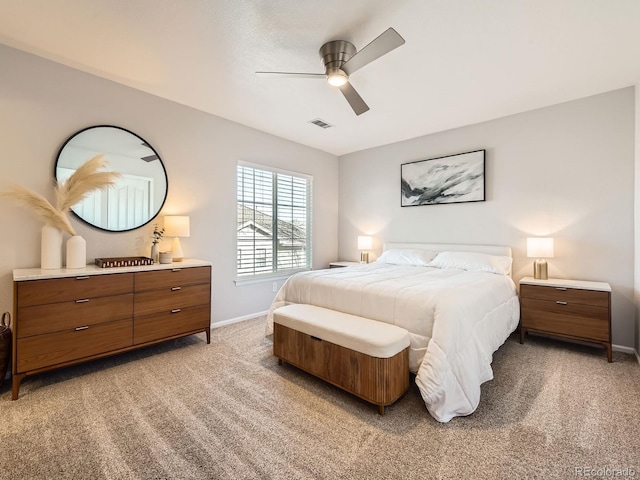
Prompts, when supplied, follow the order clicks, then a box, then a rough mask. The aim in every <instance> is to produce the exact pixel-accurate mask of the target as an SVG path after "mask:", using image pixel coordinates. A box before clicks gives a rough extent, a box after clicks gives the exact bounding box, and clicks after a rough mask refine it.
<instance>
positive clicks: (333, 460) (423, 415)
mask: <svg viewBox="0 0 640 480" xmlns="http://www.w3.org/2000/svg"><path fill="white" fill-rule="evenodd" d="M263 332H264V326H263V319H255V320H250V321H247V322H243V323H239V324H235V325H231V326H227V327H223V328H219V329H216V330H214V331H213V334H212V344H211V345H207V344H206V343H205V341H204V335H198V336H192V337H188V338H185V339H180V340H176V341H172V342H169V343H167V344H163V345H158V346H155V347H151V348H147V349H144V350H141V351H137V352H130V353H128V354H124V355H119V356H116V357H112V358H109V359H103V360H99V361H95V362H91V363H87V364H84V365H80V366H76V367H71V368H66V369H63V370H59V371H56V372H51V373H47V374H42V375H39V376H35V377H31V378H27V379H26V380H25V381H24V382H23V386H22V389H21V395H20V399H19V400H18V401H16V402H12V401H11V400H10V398H11V396H10V391H9V385H8V383H9V382H5V384H4V385H3V386H2V388H1V389H0V478H2V479H5V478H6V479H12V480H15V479H45V478H46V479H66V478H73V479H107V478H112V479H121V478H122V479H127V478H132V479H134V478H135V479H138V478H139V479H164V478H167V479H226V478H230V479H245V478H247V479H252V478H274V479H279V478H283V479H306V478H318V479H320V478H322V479H324V478H331V479H333V478H337V479H338V478H344V479H394V478H398V479H400V478H403V479H404V478H415V479H432V478H433V479H453V478H456V479H458V478H469V479H484V478H486V479H513V478H540V479H549V478H561V479H565V478H579V477H580V473H581V472H582V473H583V474H584V473H585V472H588V473H590V476H591V477H594V476H595V475H596V474H598V473H601V474H602V476H603V477H604V475H605V474H606V473H607V472H609V478H610V477H612V476H613V473H615V472H622V473H624V472H625V470H624V469H627V470H626V472H627V473H629V472H633V473H635V476H636V477H640V366H639V365H638V363H637V361H636V359H635V357H634V356H631V355H626V354H621V353H614V363H612V364H608V363H607V361H606V358H605V355H604V353H603V351H602V350H598V349H594V348H588V347H582V346H576V345H571V344H567V343H564V342H559V341H553V340H549V339H542V338H535V337H528V340H527V342H526V343H525V344H524V345H520V344H519V343H518V342H517V340H516V338H515V337H511V338H510V339H509V340H508V341H507V342H506V344H505V345H504V346H502V347H501V349H500V350H499V351H498V352H497V353H496V354H495V355H494V362H493V366H494V374H495V378H494V380H493V381H490V382H487V383H485V384H484V385H483V389H482V399H481V403H480V407H479V408H478V410H477V411H476V412H475V413H474V414H473V415H470V416H468V417H463V418H456V419H454V420H452V421H451V422H450V423H448V424H440V423H438V422H436V421H435V420H434V419H433V418H431V416H429V414H428V413H427V411H426V409H425V406H424V404H423V402H422V400H421V398H420V395H419V392H418V390H417V388H416V387H415V385H412V387H411V388H410V390H409V392H408V393H407V394H406V395H405V396H404V397H403V398H401V399H400V400H399V401H398V402H397V404H396V405H394V406H392V407H390V408H388V410H387V414H386V415H385V416H384V417H380V416H378V415H377V413H376V409H375V407H372V406H370V405H368V404H367V403H365V402H363V401H361V400H359V399H357V398H355V397H353V396H351V395H349V394H347V393H344V392H342V391H341V390H339V389H337V388H335V387H332V386H330V385H327V384H325V383H323V382H322V381H320V380H317V379H315V378H313V377H311V376H310V375H307V374H305V373H303V372H301V371H299V370H297V369H295V368H293V367H291V366H288V365H283V366H278V364H277V360H276V359H275V358H274V357H273V356H272V354H271V343H270V341H269V340H268V339H266V338H264V336H263ZM576 469H585V470H576ZM606 469H609V470H606ZM629 469H630V470H629Z"/></svg>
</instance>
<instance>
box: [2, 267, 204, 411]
mask: <svg viewBox="0 0 640 480" xmlns="http://www.w3.org/2000/svg"><path fill="white" fill-rule="evenodd" d="M13 280H14V284H13V285H14V319H15V321H14V327H13V357H12V373H13V392H12V398H13V400H16V399H17V398H18V394H19V390H20V383H21V382H22V379H23V378H24V377H26V376H28V375H35V374H37V373H41V372H45V371H48V370H53V369H56V368H60V367H65V366H69V365H73V364H76V363H80V362H85V361H87V360H93V359H96V358H101V357H105V356H108V355H114V354H116V353H121V352H126V351H128V350H133V349H136V348H140V347H144V346H147V345H152V344H154V343H159V342H163V341H166V340H170V339H173V338H178V337H182V336H185V335H191V334H194V333H201V332H204V333H206V336H207V343H210V341H211V330H210V324H211V265H210V264H209V263H208V262H203V261H199V260H185V261H183V262H180V263H173V264H168V265H162V264H160V265H149V266H141V267H123V268H98V267H95V266H92V265H89V266H87V267H86V268H83V269H75V270H71V269H60V270H41V269H39V268H38V269H20V270H14V271H13Z"/></svg>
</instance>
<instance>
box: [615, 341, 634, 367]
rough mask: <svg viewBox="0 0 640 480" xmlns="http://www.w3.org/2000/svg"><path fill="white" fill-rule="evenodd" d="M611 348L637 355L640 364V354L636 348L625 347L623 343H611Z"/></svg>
mask: <svg viewBox="0 0 640 480" xmlns="http://www.w3.org/2000/svg"><path fill="white" fill-rule="evenodd" d="M611 350H613V351H614V352H623V353H630V354H631V355H635V356H636V360H638V363H639V364H640V355H638V352H637V351H636V349H635V348H631V347H625V346H622V345H611Z"/></svg>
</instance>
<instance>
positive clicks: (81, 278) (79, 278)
mask: <svg viewBox="0 0 640 480" xmlns="http://www.w3.org/2000/svg"><path fill="white" fill-rule="evenodd" d="M88 279H89V275H85V276H84V277H76V280H88Z"/></svg>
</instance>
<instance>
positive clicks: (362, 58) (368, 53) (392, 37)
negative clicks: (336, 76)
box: [340, 28, 404, 75]
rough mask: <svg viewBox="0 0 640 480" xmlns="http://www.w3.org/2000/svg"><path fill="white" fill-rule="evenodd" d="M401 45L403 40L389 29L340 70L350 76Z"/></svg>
mask: <svg viewBox="0 0 640 480" xmlns="http://www.w3.org/2000/svg"><path fill="white" fill-rule="evenodd" d="M403 44H404V38H402V37H401V36H400V34H399V33H398V32H396V31H395V30H394V29H393V28H389V29H388V30H386V31H385V32H384V33H382V35H380V36H379V37H377V38H376V39H375V40H373V41H372V42H371V43H370V44H369V45H367V46H366V47H364V48H362V49H361V50H360V51H359V52H357V53H356V54H355V55H354V56H353V57H351V59H349V61H348V62H346V63H345V64H344V65H342V67H340V68H342V70H344V71H345V72H346V73H347V75H351V74H352V73H353V72H355V71H356V70H360V69H361V68H362V67H364V66H365V65H368V64H369V63H371V62H373V61H374V60H376V59H378V58H380V57H381V56H383V55H385V54H387V53H389V52H390V51H391V50H394V49H396V48H398V47H399V46H400V45H403Z"/></svg>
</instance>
